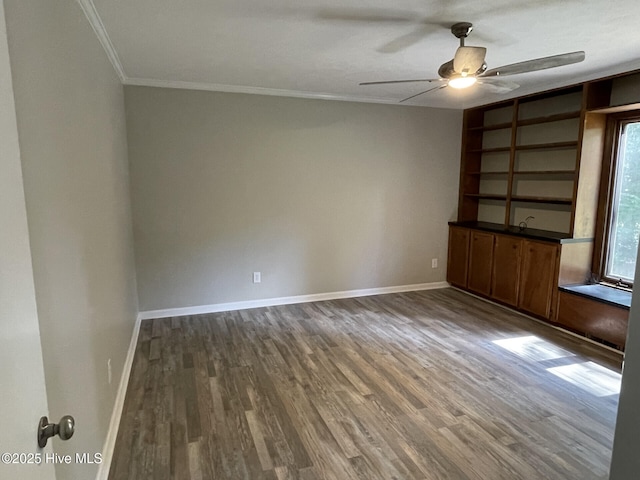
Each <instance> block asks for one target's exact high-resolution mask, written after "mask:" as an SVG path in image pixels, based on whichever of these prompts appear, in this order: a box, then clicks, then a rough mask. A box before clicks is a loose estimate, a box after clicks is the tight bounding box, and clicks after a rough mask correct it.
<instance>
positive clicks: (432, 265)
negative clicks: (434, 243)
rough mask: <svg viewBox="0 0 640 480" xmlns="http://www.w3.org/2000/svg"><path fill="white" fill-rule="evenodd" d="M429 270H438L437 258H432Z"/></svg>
mask: <svg viewBox="0 0 640 480" xmlns="http://www.w3.org/2000/svg"><path fill="white" fill-rule="evenodd" d="M431 268H438V259H437V258H432V259H431Z"/></svg>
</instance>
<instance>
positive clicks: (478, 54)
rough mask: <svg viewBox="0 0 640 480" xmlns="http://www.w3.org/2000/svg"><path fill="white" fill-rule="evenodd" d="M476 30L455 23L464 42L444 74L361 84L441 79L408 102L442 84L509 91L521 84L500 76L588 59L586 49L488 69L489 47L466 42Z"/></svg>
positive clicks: (454, 29) (456, 33) (441, 71)
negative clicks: (434, 85) (467, 44)
mask: <svg viewBox="0 0 640 480" xmlns="http://www.w3.org/2000/svg"><path fill="white" fill-rule="evenodd" d="M472 30H473V25H472V24H471V23H469V22H459V23H455V24H453V25H452V26H451V33H452V34H453V35H454V36H455V37H456V38H458V39H460V46H459V47H458V49H457V50H456V54H455V56H454V57H453V60H449V61H448V62H446V63H443V64H442V65H440V68H439V69H438V75H440V78H421V79H416V80H386V81H380V82H363V83H360V85H383V84H391V83H412V82H428V83H435V82H438V83H440V85H438V86H437V87H432V88H429V89H427V90H424V91H422V92H419V93H416V94H415V95H411V96H410V97H407V98H405V99H402V100H400V103H402V102H406V101H407V100H410V99H412V98H415V97H417V96H419V95H423V94H425V93H428V92H431V91H434V90H440V89H442V88H446V87H451V88H458V89H460V88H468V87H470V86H471V85H473V84H475V83H479V84H482V85H485V86H486V87H488V88H490V89H492V90H493V91H495V92H496V93H506V92H510V91H511V90H515V89H516V88H518V87H519V85H518V84H517V83H514V82H510V81H505V80H502V79H499V78H498V77H504V76H507V75H515V74H518V73H527V72H535V71H537V70H545V69H547V68H554V67H561V66H563V65H571V64H572V63H579V62H582V61H583V60H584V52H583V51H579V52H571V53H562V54H560V55H552V56H550V57H542V58H536V59H533V60H527V61H524V62H518V63H512V64H510V65H503V66H502V67H498V68H492V69H491V70H487V64H486V63H485V61H484V58H485V55H486V53H487V49H486V48H484V47H468V46H465V44H464V39H465V38H467V36H468V35H469V34H470V33H471V31H472Z"/></svg>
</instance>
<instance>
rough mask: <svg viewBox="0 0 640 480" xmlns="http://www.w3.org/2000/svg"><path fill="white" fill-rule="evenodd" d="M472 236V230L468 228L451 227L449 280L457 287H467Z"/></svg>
mask: <svg viewBox="0 0 640 480" xmlns="http://www.w3.org/2000/svg"><path fill="white" fill-rule="evenodd" d="M470 236H471V232H470V230H469V229H468V228H460V227H451V228H450V229H449V252H448V255H447V281H448V282H449V283H450V284H451V285H455V286H456V287H462V288H466V287H467V272H468V268H469V238H470Z"/></svg>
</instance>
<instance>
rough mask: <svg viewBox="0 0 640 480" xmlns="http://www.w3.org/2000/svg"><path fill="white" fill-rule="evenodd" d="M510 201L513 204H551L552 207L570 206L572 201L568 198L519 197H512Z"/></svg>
mask: <svg viewBox="0 0 640 480" xmlns="http://www.w3.org/2000/svg"><path fill="white" fill-rule="evenodd" d="M511 200H512V201H514V202H527V203H551V204H554V205H571V204H572V203H573V200H571V199H570V198H560V197H529V196H521V195H513V196H512V197H511Z"/></svg>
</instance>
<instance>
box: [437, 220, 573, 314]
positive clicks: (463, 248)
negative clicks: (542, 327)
mask: <svg viewBox="0 0 640 480" xmlns="http://www.w3.org/2000/svg"><path fill="white" fill-rule="evenodd" d="M559 258H560V244H559V243H554V242H544V241H533V240H529V239H525V238H522V237H521V236H518V235H507V234H500V233H492V232H490V231H482V230H478V229H473V228H465V227H459V226H451V227H450V231H449V256H448V263H447V265H448V271H447V280H448V281H449V283H451V284H452V285H454V286H456V287H460V288H463V289H466V290H470V291H472V292H474V293H477V294H480V295H482V296H485V297H488V298H490V299H492V300H496V301H498V302H501V303H504V304H506V305H510V306H512V307H516V308H517V309H519V310H522V311H525V312H527V313H530V314H532V315H535V316H537V317H540V318H544V319H547V320H550V319H551V315H552V309H551V306H552V305H553V300H554V294H555V291H556V288H557V285H558V271H559V268H558V265H559Z"/></svg>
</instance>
